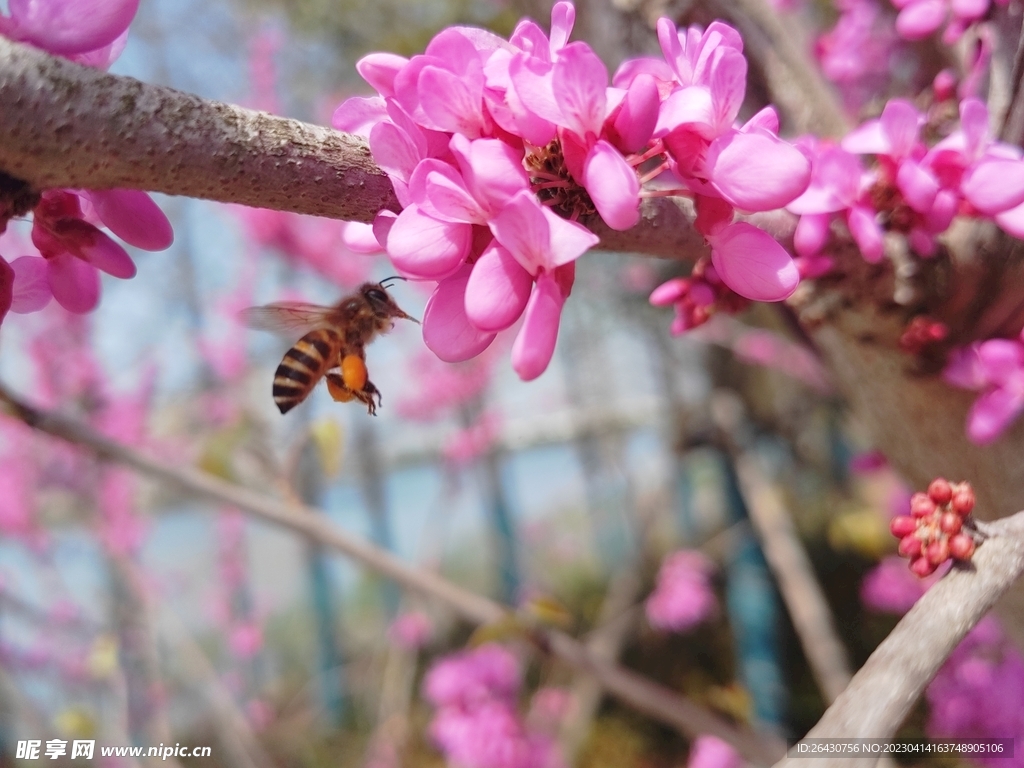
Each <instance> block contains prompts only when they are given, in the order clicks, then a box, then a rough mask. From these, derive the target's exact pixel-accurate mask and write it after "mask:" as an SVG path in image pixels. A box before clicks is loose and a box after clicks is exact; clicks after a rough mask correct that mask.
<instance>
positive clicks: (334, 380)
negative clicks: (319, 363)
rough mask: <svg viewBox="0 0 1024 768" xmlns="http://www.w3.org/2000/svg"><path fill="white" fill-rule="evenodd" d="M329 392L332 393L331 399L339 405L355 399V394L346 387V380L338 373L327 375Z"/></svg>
mask: <svg viewBox="0 0 1024 768" xmlns="http://www.w3.org/2000/svg"><path fill="white" fill-rule="evenodd" d="M327 391H328V392H330V393H331V397H332V398H334V401H335V402H338V403H347V402H349V401H350V400H354V399H355V394H354V393H353V392H352V390H351V389H349V388H348V387H347V386H345V381H344V379H342V377H341V376H340V375H339V374H337V373H328V374H327Z"/></svg>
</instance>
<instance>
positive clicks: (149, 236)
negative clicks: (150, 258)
mask: <svg viewBox="0 0 1024 768" xmlns="http://www.w3.org/2000/svg"><path fill="white" fill-rule="evenodd" d="M86 195H87V196H88V198H89V200H90V201H91V202H92V205H93V208H95V210H96V215H97V216H99V217H100V220H101V221H102V222H103V224H104V225H105V226H106V227H107V228H108V229H109V230H110V231H111V232H113V233H114V234H115V235H117V236H118V237H120V238H121V239H122V240H124V241H125V242H126V243H128V244H129V245H134V246H135V247H136V248H141V249H142V250H144V251H162V250H164V249H165V248H169V247H170V245H171V243H173V242H174V230H173V229H172V228H171V222H170V221H168V219H167V216H166V215H164V212H163V211H162V210H160V206H158V205H157V204H156V203H154V202H153V199H152V198H151V197H150V196H149V195H147V194H146V193H145V192H140V191H139V190H136V189H105V190H92V191H89V192H86Z"/></svg>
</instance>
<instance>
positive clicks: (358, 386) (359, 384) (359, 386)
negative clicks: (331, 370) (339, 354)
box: [341, 355, 368, 392]
mask: <svg viewBox="0 0 1024 768" xmlns="http://www.w3.org/2000/svg"><path fill="white" fill-rule="evenodd" d="M341 378H342V380H343V381H344V382H345V386H346V387H348V388H349V389H351V390H352V391H353V392H362V391H363V389H364V388H365V387H366V380H367V378H368V374H367V372H366V363H364V362H363V359H362V358H361V357H359V355H345V357H343V358H342V360H341Z"/></svg>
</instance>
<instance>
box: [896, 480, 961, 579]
mask: <svg viewBox="0 0 1024 768" xmlns="http://www.w3.org/2000/svg"><path fill="white" fill-rule="evenodd" d="M973 509H974V489H973V488H971V484H970V483H968V482H963V483H950V482H949V481H948V480H946V479H945V478H943V477H937V478H936V479H934V480H932V482H931V484H930V485H929V486H928V492H927V493H915V494H914V495H913V496H912V497H911V499H910V515H899V516H897V517H894V518H893V519H892V522H891V523H889V530H891V531H892V534H893V536H895V537H896V538H898V539H899V540H900V545H899V553H900V555H902V556H903V557H906V558H909V559H910V570H911V571H913V572H914V573H915V574H917V575H918V576H920V577H921V578H924V577H925V576H930V575H931V574H932V573H934V571H935V569H936V568H938V567H939V566H940V565H942V564H943V563H944V562H946V561H947V560H948V559H949V558H951V557H952V558H953V559H954V560H970V559H971V555H973V554H974V538H973V537H972V536H971V534H970V532H969V530H965V529H964V524H965V522H966V521H967V518H968V516H969V515H970V514H971V510H973Z"/></svg>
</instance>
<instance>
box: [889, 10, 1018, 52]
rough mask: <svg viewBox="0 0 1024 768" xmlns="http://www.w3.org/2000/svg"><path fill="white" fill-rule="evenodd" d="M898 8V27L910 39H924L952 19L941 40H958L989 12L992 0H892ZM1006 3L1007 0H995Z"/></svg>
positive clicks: (900, 32) (951, 41) (948, 43)
mask: <svg viewBox="0 0 1024 768" xmlns="http://www.w3.org/2000/svg"><path fill="white" fill-rule="evenodd" d="M892 4H893V5H894V6H895V7H896V8H898V9H899V12H900V13H899V15H898V16H897V17H896V31H897V32H899V34H900V36H901V37H903V38H905V39H907V40H921V39H922V38H925V37H928V35H930V34H932V33H933V32H935V31H936V30H937V29H938V28H939V27H941V26H942V25H943V24H944V23H946V20H947V19H949V25H948V26H947V27H946V30H945V32H944V33H943V35H942V42H944V43H945V44H947V45H951V44H953V43H955V42H956V41H957V40H959V39H960V37H961V36H962V35H963V33H964V31H965V30H966V29H967V27H969V26H970V25H971V24H974V23H975V22H978V21H981V20H982V19H984V18H985V16H986V15H987V14H988V10H989V5H990V2H989V0H952V2H951V1H950V0H892ZM996 4H997V5H1005V4H1006V0H996Z"/></svg>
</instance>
